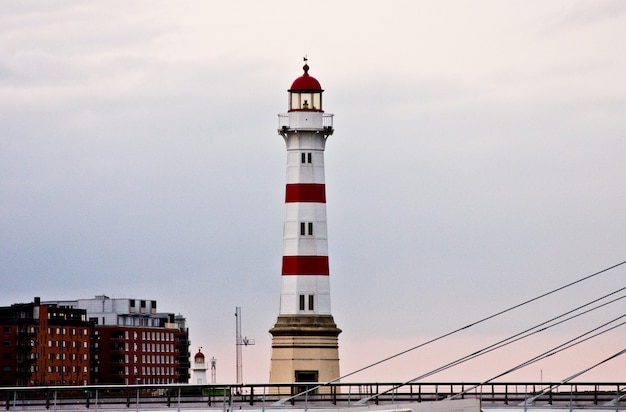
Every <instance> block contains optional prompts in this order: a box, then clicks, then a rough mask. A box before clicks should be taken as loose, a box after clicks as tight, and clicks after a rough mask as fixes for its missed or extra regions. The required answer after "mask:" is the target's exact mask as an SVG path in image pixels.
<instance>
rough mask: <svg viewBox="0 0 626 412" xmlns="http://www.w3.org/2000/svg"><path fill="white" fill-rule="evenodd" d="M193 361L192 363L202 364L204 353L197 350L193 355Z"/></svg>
mask: <svg viewBox="0 0 626 412" xmlns="http://www.w3.org/2000/svg"><path fill="white" fill-rule="evenodd" d="M193 360H194V362H204V353H202V352H201V351H200V350H198V353H196V354H195V355H194V357H193Z"/></svg>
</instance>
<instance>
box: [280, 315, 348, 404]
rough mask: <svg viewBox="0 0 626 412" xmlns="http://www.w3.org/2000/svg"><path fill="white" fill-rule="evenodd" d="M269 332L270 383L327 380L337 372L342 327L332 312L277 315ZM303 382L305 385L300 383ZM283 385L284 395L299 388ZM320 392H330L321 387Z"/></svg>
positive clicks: (336, 376) (336, 375) (328, 388)
mask: <svg viewBox="0 0 626 412" xmlns="http://www.w3.org/2000/svg"><path fill="white" fill-rule="evenodd" d="M270 333H271V334H272V363H271V370H270V382H271V383H296V384H299V383H302V384H304V383H306V382H328V381H331V380H334V379H337V378H338V377H339V376H340V375H339V344H338V339H337V337H338V336H339V334H340V333H341V329H339V328H338V327H337V325H336V324H335V321H334V320H333V317H332V315H279V316H278V320H277V321H276V324H275V325H274V327H273V328H272V329H270ZM303 386H305V385H303ZM298 387H299V385H297V386H294V388H291V389H290V388H282V389H280V390H281V391H282V392H285V393H281V394H284V395H288V394H292V393H293V391H294V390H296V391H298V390H299V389H298ZM278 391H279V388H275V393H278ZM318 392H319V393H330V392H331V388H330V387H322V388H320V389H319V390H318Z"/></svg>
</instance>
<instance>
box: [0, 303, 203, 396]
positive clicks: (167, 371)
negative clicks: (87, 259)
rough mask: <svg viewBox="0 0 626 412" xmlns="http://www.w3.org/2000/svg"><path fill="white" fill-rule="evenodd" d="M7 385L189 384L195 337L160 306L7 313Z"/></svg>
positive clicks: (1, 364)
mask: <svg viewBox="0 0 626 412" xmlns="http://www.w3.org/2000/svg"><path fill="white" fill-rule="evenodd" d="M0 330H1V331H2V334H1V335H0V338H1V339H2V346H0V386H12V385H18V386H28V385H84V384H138V383H187V382H188V381H189V377H190V376H189V369H190V366H191V365H190V362H189V355H190V354H189V332H188V329H187V326H186V320H185V318H184V317H183V316H182V315H174V314H173V313H158V312H157V311H156V301H154V300H140V299H110V298H109V297H107V296H104V295H100V296H96V297H95V298H93V299H78V300H71V301H48V302H41V301H40V299H39V298H35V300H34V302H32V303H26V304H23V303H22V304H15V305H12V306H10V307H0Z"/></svg>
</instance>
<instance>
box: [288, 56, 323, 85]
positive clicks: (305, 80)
mask: <svg viewBox="0 0 626 412" xmlns="http://www.w3.org/2000/svg"><path fill="white" fill-rule="evenodd" d="M302 70H304V74H303V75H302V76H300V77H298V78H297V79H296V80H294V81H293V83H292V84H291V88H290V89H289V90H288V91H290V92H293V91H307V92H312V91H323V90H322V86H321V85H320V82H318V81H317V79H316V78H315V77H312V76H309V65H308V64H306V63H305V64H304V66H303V67H302Z"/></svg>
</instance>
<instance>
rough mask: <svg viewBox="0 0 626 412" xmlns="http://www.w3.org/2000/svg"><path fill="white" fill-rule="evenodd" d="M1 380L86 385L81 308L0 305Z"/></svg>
mask: <svg viewBox="0 0 626 412" xmlns="http://www.w3.org/2000/svg"><path fill="white" fill-rule="evenodd" d="M0 330H1V331H2V335H1V339H2V347H0V353H1V355H0V385H2V386H9V385H18V386H29V385H86V384H88V383H89V382H90V360H91V359H90V356H89V354H90V342H91V331H92V328H91V325H90V323H89V322H88V321H87V314H86V311H84V310H80V309H73V308H66V307H59V306H57V305H41V304H40V301H39V299H38V298H35V301H34V302H33V303H25V304H24V303H22V304H15V305H12V306H9V307H0Z"/></svg>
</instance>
